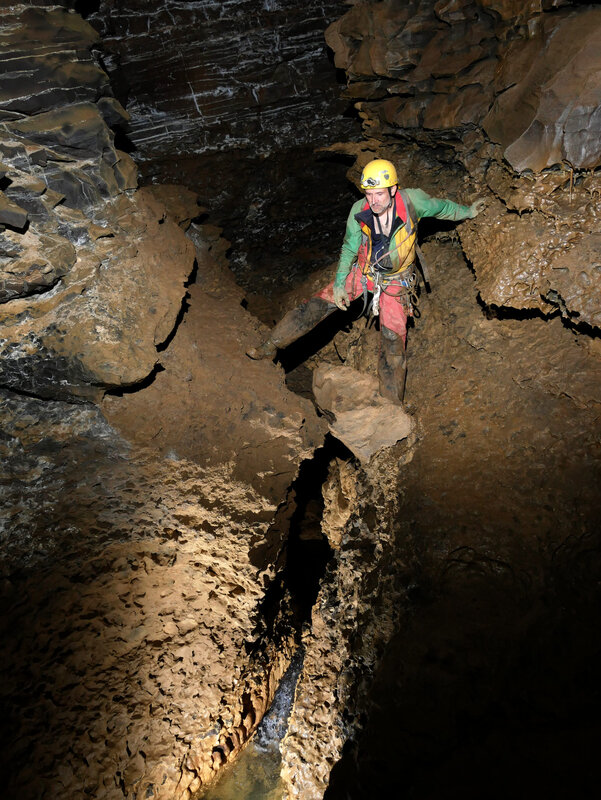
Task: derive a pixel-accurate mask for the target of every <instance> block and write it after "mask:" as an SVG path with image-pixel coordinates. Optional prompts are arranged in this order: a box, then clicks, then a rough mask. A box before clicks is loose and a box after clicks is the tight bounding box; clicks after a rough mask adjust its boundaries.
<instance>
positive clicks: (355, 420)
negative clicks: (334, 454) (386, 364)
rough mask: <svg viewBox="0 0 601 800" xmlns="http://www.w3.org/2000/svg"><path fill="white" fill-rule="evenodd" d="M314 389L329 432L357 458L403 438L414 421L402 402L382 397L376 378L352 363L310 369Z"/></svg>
mask: <svg viewBox="0 0 601 800" xmlns="http://www.w3.org/2000/svg"><path fill="white" fill-rule="evenodd" d="M313 393H314V394H315V400H316V402H317V405H318V407H319V408H320V409H321V410H322V411H324V412H325V414H326V416H327V417H328V419H330V420H331V419H332V416H333V418H334V419H333V420H332V421H331V422H330V431H331V433H332V434H333V435H334V436H335V437H336V438H337V439H340V441H341V442H343V443H344V444H345V445H346V446H347V447H348V448H349V450H351V451H352V452H353V453H354V454H355V456H357V458H358V459H359V460H360V461H363V462H368V461H369V460H370V458H371V457H372V456H373V455H374V454H375V453H377V452H378V451H379V450H381V449H382V448H384V447H392V446H393V445H394V444H396V443H397V442H399V441H400V440H401V439H406V438H407V437H408V436H409V434H410V433H411V431H412V428H413V422H412V419H411V417H410V416H409V414H407V413H406V412H405V411H404V410H403V409H402V408H401V406H398V405H394V403H391V402H390V401H389V400H385V399H384V398H383V397H381V396H380V394H379V392H378V381H377V379H376V378H374V377H373V376H371V375H366V374H364V373H361V372H358V371H357V370H355V369H352V367H346V366H339V367H334V366H331V365H328V364H324V365H321V366H319V367H318V368H317V369H316V370H315V372H314V373H313Z"/></svg>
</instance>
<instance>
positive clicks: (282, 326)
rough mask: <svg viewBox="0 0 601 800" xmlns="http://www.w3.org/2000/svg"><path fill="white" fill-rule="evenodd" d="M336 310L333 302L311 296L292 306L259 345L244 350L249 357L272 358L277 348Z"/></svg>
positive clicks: (294, 338) (302, 333)
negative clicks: (303, 301)
mask: <svg viewBox="0 0 601 800" xmlns="http://www.w3.org/2000/svg"><path fill="white" fill-rule="evenodd" d="M334 311H336V306H335V305H334V304H333V303H328V301H327V300H323V299H322V298H321V297H312V298H311V299H310V300H308V301H307V302H306V303H301V305H300V306H297V307H296V308H293V309H292V310H291V311H288V313H287V314H284V316H283V317H282V319H281V320H280V321H279V322H278V324H277V325H276V326H275V328H274V329H273V330H272V332H271V336H270V337H269V339H267V340H266V341H265V342H263V344H261V345H259V347H252V348H251V349H250V350H247V351H246V355H247V356H249V358H253V359H256V360H258V359H261V358H273V357H274V356H275V354H276V351H277V350H278V349H283V348H284V347H288V345H289V344H292V342H295V341H296V340H297V339H300V337H301V336H303V335H304V334H305V333H309V331H311V330H313V328H314V327H315V326H316V325H317V324H319V323H320V322H321V321H322V320H324V319H325V318H326V317H329V316H330V314H332V313H333V312H334Z"/></svg>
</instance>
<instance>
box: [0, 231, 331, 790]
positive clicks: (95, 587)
mask: <svg viewBox="0 0 601 800" xmlns="http://www.w3.org/2000/svg"><path fill="white" fill-rule="evenodd" d="M194 238H195V242H196V254H197V258H198V263H199V266H198V276H199V281H200V282H199V283H197V284H195V285H193V286H191V287H190V293H189V297H188V300H187V303H188V304H189V308H188V310H187V312H186V315H185V319H184V321H182V323H181V324H180V325H179V327H178V330H177V334H176V336H175V338H174V339H173V341H172V342H171V343H170V344H169V346H168V347H167V349H166V350H164V351H163V352H162V354H161V359H162V362H163V368H162V371H161V372H159V373H158V375H157V376H156V379H155V381H154V382H153V383H152V384H151V385H150V386H148V387H147V388H145V389H140V390H139V391H138V392H136V393H131V394H127V393H126V394H124V395H123V396H122V397H107V398H106V399H105V401H104V404H103V406H102V410H99V409H97V408H93V407H90V406H73V405H68V404H65V403H62V402H58V401H53V400H47V401H41V400H34V399H27V398H23V397H19V396H15V395H11V394H10V393H5V394H4V396H3V403H2V421H3V430H4V431H5V436H4V439H3V458H2V464H3V475H2V481H1V483H2V487H3V488H2V496H1V501H2V507H3V520H4V522H3V528H2V553H3V556H2V563H1V569H2V611H3V613H2V619H3V639H2V640H3V648H2V649H3V656H2V686H3V688H2V694H3V706H4V707H5V708H6V709H7V715H6V717H5V719H4V721H3V726H2V733H3V737H4V742H3V747H2V753H3V761H4V763H5V764H6V765H7V766H6V770H7V773H8V774H10V778H9V783H8V787H9V793H11V794H12V795H14V796H17V795H18V796H20V797H23V798H34V797H35V798H40V797H53V796H56V792H57V791H58V792H59V793H60V794H61V795H65V796H69V797H72V798H74V800H75V799H76V798H83V797H87V796H89V795H90V794H92V795H94V796H98V797H101V796H102V797H106V798H115V800H116V798H121V797H128V798H132V799H133V798H134V797H139V796H140V795H142V796H148V797H156V798H164V799H165V800H173V798H177V799H178V800H180V798H181V800H186V798H190V797H191V796H192V794H193V793H194V792H197V791H198V790H199V789H200V787H201V786H205V785H207V784H208V783H210V782H211V781H212V780H214V779H215V777H216V776H217V774H218V773H219V770H220V769H221V767H222V765H223V764H225V763H227V762H228V761H229V760H230V759H231V758H233V757H234V756H235V755H236V754H237V753H238V752H239V750H240V748H241V747H242V745H243V744H244V743H245V742H246V741H247V739H248V737H249V736H250V734H251V733H252V731H253V730H254V729H255V728H256V725H257V724H258V723H259V721H260V719H261V717H262V715H263V713H264V712H265V710H266V708H267V706H268V704H269V702H270V700H271V697H272V696H273V693H274V691H275V688H276V686H277V684H278V681H279V678H280V677H281V675H282V674H283V672H284V671H285V668H286V666H287V664H288V660H289V657H290V653H291V650H292V647H293V639H292V628H291V626H290V623H289V622H288V621H287V618H286V616H285V613H284V611H285V606H283V607H282V611H281V612H280V613H279V614H278V613H276V621H275V622H272V623H271V625H270V626H268V625H267V624H266V622H265V618H264V615H263V610H262V609H263V603H264V602H265V597H266V592H267V590H268V588H269V587H270V586H271V585H272V583H273V584H274V585H277V581H276V580H275V579H276V573H277V571H278V568H279V567H278V564H277V561H278V557H279V556H280V553H281V551H282V547H283V542H284V538H285V536H286V533H287V522H286V520H287V516H286V509H285V508H282V510H281V511H280V513H278V505H280V503H281V501H282V499H285V496H286V492H287V490H288V487H289V486H290V484H291V483H292V482H293V480H294V477H295V474H296V471H297V469H298V465H299V462H300V461H301V460H302V459H303V458H306V457H309V456H310V455H311V453H312V452H313V449H314V448H315V447H316V446H317V445H318V444H319V443H320V441H321V438H322V436H323V426H322V425H321V424H320V423H319V421H318V420H317V419H316V417H315V415H314V412H313V410H312V408H311V407H310V405H309V404H308V403H307V401H303V400H301V399H299V398H297V397H296V396H295V395H292V394H291V393H289V392H288V391H287V390H286V389H285V386H284V383H283V376H282V374H281V371H280V370H279V369H278V368H277V367H276V366H275V365H273V364H271V363H269V364H264V363H262V364H257V363H255V362H252V361H250V359H248V358H247V357H246V356H245V354H244V349H245V345H246V341H247V340H248V338H250V337H251V336H252V335H253V334H254V335H255V336H258V335H259V333H258V331H257V328H258V324H257V323H256V322H255V321H253V320H252V318H251V317H250V316H249V315H247V314H246V312H244V310H243V309H242V308H241V306H240V296H241V295H240V290H236V288H235V287H234V285H233V282H232V279H231V277H228V275H227V272H224V268H223V251H224V250H225V249H226V247H227V243H224V242H223V240H220V239H219V236H218V233H217V232H216V231H214V230H211V229H208V230H207V231H206V232H204V233H203V231H202V230H200V229H197V230H196V232H195V235H194ZM217 331H218V335H216V332H217ZM190 354H193V357H192V358H191V356H190ZM103 414H104V416H103ZM107 420H108V422H107ZM109 423H110V424H109ZM276 612H277V609H276ZM65 754H68V755H67V756H65ZM9 764H10V768H9V766H8V765H9Z"/></svg>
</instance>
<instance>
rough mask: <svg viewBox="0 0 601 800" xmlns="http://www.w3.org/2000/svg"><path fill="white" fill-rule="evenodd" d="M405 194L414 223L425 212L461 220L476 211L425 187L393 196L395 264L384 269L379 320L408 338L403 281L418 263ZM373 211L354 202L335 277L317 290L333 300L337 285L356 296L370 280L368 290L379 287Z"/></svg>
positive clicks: (391, 254)
mask: <svg viewBox="0 0 601 800" xmlns="http://www.w3.org/2000/svg"><path fill="white" fill-rule="evenodd" d="M403 195H404V197H405V198H406V199H408V200H409V202H410V203H411V204H412V206H413V210H414V211H413V214H414V217H415V223H417V222H418V221H419V220H420V219H422V218H423V217H436V218H437V219H445V220H452V221H454V222H458V221H460V220H464V219H469V218H470V217H472V211H471V209H470V207H469V206H462V205H459V204H458V203H453V202H452V201H451V200H441V199H439V198H437V197H430V196H429V195H427V194H426V193H425V192H424V191H422V190H421V189H404V190H403V192H400V191H397V193H396V194H395V195H394V198H393V205H394V219H393V223H392V227H391V235H390V242H389V245H388V250H387V254H388V255H389V259H390V260H389V262H388V265H389V268H390V269H389V270H388V271H387V272H385V273H381V276H382V277H381V280H382V282H383V291H382V294H381V296H380V324H381V325H382V326H384V327H385V328H388V330H390V331H393V332H394V333H396V334H397V335H398V336H401V337H402V338H403V341H405V339H406V336H407V313H408V309H407V305H406V303H405V302H403V301H404V299H405V298H406V292H404V291H402V290H401V280H402V278H403V275H405V274H407V273H408V272H409V270H410V269H411V268H412V267H413V264H414V262H415V244H416V233H417V230H416V228H415V227H414V226H412V225H411V224H410V225H409V226H407V225H406V222H407V219H408V215H409V212H408V209H407V204H406V202H405V200H404V199H403ZM373 216H374V215H373V214H372V212H371V211H370V209H369V205H368V203H367V200H364V199H362V200H358V201H357V202H356V203H355V204H354V205H353V207H352V208H351V211H350V213H349V216H348V220H347V223H346V233H345V236H344V241H343V243H342V248H341V252H340V259H339V261H338V269H337V270H336V277H335V278H334V280H333V282H332V283H330V284H329V285H328V286H326V288H325V289H323V290H322V291H321V292H319V293H318V295H317V296H318V297H321V298H323V299H324V300H327V301H328V302H330V303H333V302H334V296H333V291H334V287H335V286H344V287H345V289H346V291H347V292H348V295H349V298H350V299H351V300H355V299H356V298H357V297H359V296H360V295H361V294H362V292H363V288H364V284H365V283H366V285H367V290H368V291H369V292H373V291H374V288H375V287H374V277H375V275H374V273H375V272H376V271H377V265H376V268H374V267H372V263H373V262H374V261H376V260H377V258H376V257H373V258H372V255H373V253H372V238H373V234H374V230H375V229H374V223H373ZM411 227H414V229H413V231H412V232H411V233H409V232H408V228H411ZM378 257H379V258H381V256H378ZM380 263H382V262H380Z"/></svg>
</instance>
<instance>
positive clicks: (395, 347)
mask: <svg viewBox="0 0 601 800" xmlns="http://www.w3.org/2000/svg"><path fill="white" fill-rule="evenodd" d="M406 378H407V357H406V355H405V342H404V340H403V338H402V337H401V336H399V335H398V334H396V333H394V331H391V330H390V329H389V328H384V327H382V329H381V331H380V357H379V359H378V380H379V382H380V394H381V395H382V397H385V398H386V399H387V400H390V401H391V402H392V403H394V404H395V405H398V406H400V405H402V404H403V398H404V396H405V381H406Z"/></svg>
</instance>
